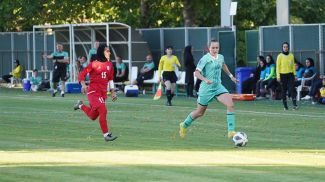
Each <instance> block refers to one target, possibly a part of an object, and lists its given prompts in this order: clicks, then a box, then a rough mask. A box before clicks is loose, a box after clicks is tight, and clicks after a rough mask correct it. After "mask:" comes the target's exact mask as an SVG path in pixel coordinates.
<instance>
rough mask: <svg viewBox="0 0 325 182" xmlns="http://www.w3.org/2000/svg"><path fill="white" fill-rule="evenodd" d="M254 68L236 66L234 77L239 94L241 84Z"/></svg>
mask: <svg viewBox="0 0 325 182" xmlns="http://www.w3.org/2000/svg"><path fill="white" fill-rule="evenodd" d="M254 69H255V68H251V67H239V68H236V78H237V80H238V83H237V93H238V94H241V90H242V84H243V81H245V80H246V79H247V78H249V76H250V74H251V73H253V71H254Z"/></svg>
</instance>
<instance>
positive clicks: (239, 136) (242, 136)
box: [232, 132, 248, 147]
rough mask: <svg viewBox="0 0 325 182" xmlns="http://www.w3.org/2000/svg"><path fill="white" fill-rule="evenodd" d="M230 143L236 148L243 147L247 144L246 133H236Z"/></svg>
mask: <svg viewBox="0 0 325 182" xmlns="http://www.w3.org/2000/svg"><path fill="white" fill-rule="evenodd" d="M232 141H233V142H234V144H235V146H236V147H244V146H245V145H246V144H247V142H248V138H247V135H246V133H244V132H237V133H236V134H235V135H234V136H233V138H232Z"/></svg>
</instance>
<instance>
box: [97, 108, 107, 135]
mask: <svg viewBox="0 0 325 182" xmlns="http://www.w3.org/2000/svg"><path fill="white" fill-rule="evenodd" d="M98 112H99V125H100V128H101V129H102V132H103V134H105V133H107V132H108V126H107V120H106V115H107V109H106V106H105V105H101V106H100V107H99V108H98Z"/></svg>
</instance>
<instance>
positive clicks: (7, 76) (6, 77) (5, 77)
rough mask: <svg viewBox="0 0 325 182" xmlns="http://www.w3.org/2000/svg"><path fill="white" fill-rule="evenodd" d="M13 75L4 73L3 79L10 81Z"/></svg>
mask: <svg viewBox="0 0 325 182" xmlns="http://www.w3.org/2000/svg"><path fill="white" fill-rule="evenodd" d="M11 77H12V75H3V76H2V79H3V80H4V81H6V82H7V83H10V82H11V81H10V78H11Z"/></svg>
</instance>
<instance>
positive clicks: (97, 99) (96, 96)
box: [87, 91, 107, 110]
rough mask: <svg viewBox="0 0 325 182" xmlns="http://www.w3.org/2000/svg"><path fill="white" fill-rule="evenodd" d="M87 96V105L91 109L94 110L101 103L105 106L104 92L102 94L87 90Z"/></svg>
mask: <svg viewBox="0 0 325 182" xmlns="http://www.w3.org/2000/svg"><path fill="white" fill-rule="evenodd" d="M87 97H88V101H89V105H90V107H91V108H92V109H94V110H96V109H97V108H99V107H100V106H101V105H104V106H105V100H106V98H107V97H106V93H105V95H103V94H102V93H98V92H95V91H94V92H89V93H88V96H87ZM105 107H106V106H105Z"/></svg>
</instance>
